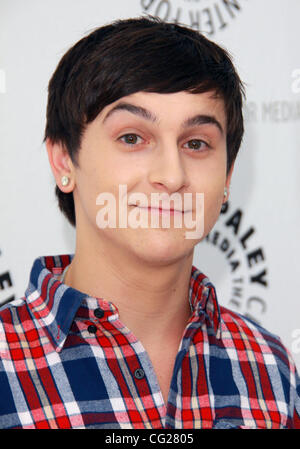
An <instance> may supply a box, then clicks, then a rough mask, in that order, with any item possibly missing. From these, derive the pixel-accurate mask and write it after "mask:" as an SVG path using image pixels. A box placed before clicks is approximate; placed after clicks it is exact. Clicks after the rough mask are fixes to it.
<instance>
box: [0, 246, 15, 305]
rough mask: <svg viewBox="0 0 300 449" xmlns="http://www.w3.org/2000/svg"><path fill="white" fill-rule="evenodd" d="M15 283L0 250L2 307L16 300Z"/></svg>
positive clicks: (0, 302)
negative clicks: (13, 289)
mask: <svg viewBox="0 0 300 449" xmlns="http://www.w3.org/2000/svg"><path fill="white" fill-rule="evenodd" d="M12 287H13V282H12V279H11V274H10V270H8V269H7V265H6V263H5V259H4V257H3V254H2V251H1V248H0V306H1V305H3V304H6V303H7V302H10V301H13V300H14V299H15V296H14V294H12Z"/></svg>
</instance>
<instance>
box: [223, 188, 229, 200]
mask: <svg viewBox="0 0 300 449" xmlns="http://www.w3.org/2000/svg"><path fill="white" fill-rule="evenodd" d="M227 196H228V191H227V187H225V188H224V199H226V198H227Z"/></svg>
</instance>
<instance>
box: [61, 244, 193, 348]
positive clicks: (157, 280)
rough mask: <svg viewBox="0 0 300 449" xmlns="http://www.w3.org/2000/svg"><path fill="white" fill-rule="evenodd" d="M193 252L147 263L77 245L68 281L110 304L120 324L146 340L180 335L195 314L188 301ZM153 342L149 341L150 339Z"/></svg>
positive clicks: (103, 249)
mask: <svg viewBox="0 0 300 449" xmlns="http://www.w3.org/2000/svg"><path fill="white" fill-rule="evenodd" d="M192 260H193V253H190V254H189V255H187V256H186V257H185V258H183V259H180V260H177V261H176V262H173V263H169V264H163V265H159V266H158V265H153V264H147V263H146V262H144V263H143V261H141V260H140V259H139V260H138V259H136V258H135V257H133V256H132V255H130V254H128V253H127V252H121V251H113V250H112V249H111V248H107V247H105V244H104V245H103V246H101V248H99V247H98V248H95V247H93V246H92V245H90V248H86V245H85V246H84V247H83V246H81V245H80V244H79V242H78V244H77V245H76V252H75V256H74V259H73V260H72V263H71V265H70V268H69V269H68V271H67V273H66V277H65V283H66V284H67V285H69V286H71V287H73V288H75V289H77V290H79V291H82V292H84V293H87V294H88V295H90V296H94V297H98V298H103V299H104V300H107V301H111V302H112V303H113V304H114V305H115V306H116V307H117V308H118V310H119V315H120V320H121V321H122V322H123V323H124V324H125V326H127V327H128V328H129V329H130V330H131V331H132V332H133V333H134V334H135V336H136V337H137V338H138V339H140V340H142V339H144V340H145V339H147V338H148V337H149V336H151V339H152V340H153V339H155V338H157V341H159V340H160V339H161V338H162V337H163V335H164V334H168V335H169V336H170V334H172V333H173V334H174V336H175V335H177V336H178V334H179V337H181V334H182V332H183V330H184V328H185V326H186V323H187V321H188V319H189V317H190V315H191V311H190V305H189V301H188V293H189V284H190V276H191V269H192ZM149 338H150V337H149Z"/></svg>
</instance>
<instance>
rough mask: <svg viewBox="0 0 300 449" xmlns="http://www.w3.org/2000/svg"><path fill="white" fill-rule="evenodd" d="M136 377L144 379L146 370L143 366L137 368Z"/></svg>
mask: <svg viewBox="0 0 300 449" xmlns="http://www.w3.org/2000/svg"><path fill="white" fill-rule="evenodd" d="M134 377H135V378H136V379H143V377H145V372H144V370H143V369H142V368H138V369H136V370H135V372H134Z"/></svg>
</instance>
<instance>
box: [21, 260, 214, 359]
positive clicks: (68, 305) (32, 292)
mask: <svg viewBox="0 0 300 449" xmlns="http://www.w3.org/2000/svg"><path fill="white" fill-rule="evenodd" d="M73 257H74V255H59V256H45V257H40V258H38V259H36V260H35V261H34V264H33V267H32V269H31V273H30V281H29V286H28V288H27V290H26V292H25V297H26V301H27V303H28V306H29V308H30V309H31V312H32V314H33V315H34V317H35V319H36V320H37V321H38V323H39V325H40V327H42V328H43V329H44V330H45V332H46V333H47V335H48V337H49V338H50V341H51V343H52V344H53V346H54V347H55V348H56V350H57V351H60V350H61V349H62V347H63V345H64V342H65V340H66V338H67V335H68V333H69V330H70V327H71V324H72V322H73V320H74V318H75V316H76V313H77V310H78V308H79V307H80V305H81V304H82V302H83V301H84V300H86V299H88V298H89V296H88V295H87V294H84V293H82V292H80V291H79V290H76V289H74V288H72V287H69V286H67V285H65V284H63V283H61V282H60V280H59V276H60V275H61V274H62V272H63V270H64V269H65V268H66V266H68V265H69V264H70V263H71V261H72V259H73ZM94 299H96V300H97V301H98V303H99V302H100V305H101V307H102V308H103V310H106V311H109V312H110V315H111V314H115V313H116V312H118V309H117V307H116V306H114V304H113V303H111V302H108V301H105V300H104V299H102V298H94ZM189 301H190V305H191V309H192V311H193V315H195V316H200V315H201V314H202V313H203V312H204V313H205V314H206V316H207V317H208V318H209V321H210V325H211V327H212V328H213V330H214V332H215V334H216V336H217V337H218V338H219V337H220V310H219V305H218V302H217V298H216V293H215V289H214V287H213V285H212V284H211V283H210V281H209V279H208V278H207V277H206V276H205V275H204V274H203V273H201V272H200V271H199V270H198V269H197V268H196V267H194V266H192V271H191V279H190V287H189ZM108 315H109V314H108Z"/></svg>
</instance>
